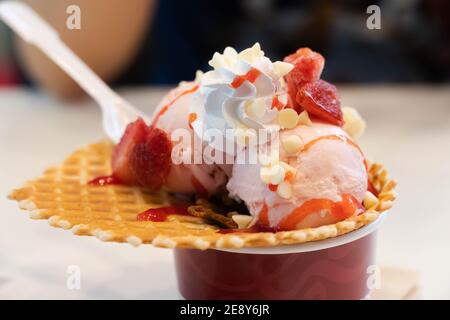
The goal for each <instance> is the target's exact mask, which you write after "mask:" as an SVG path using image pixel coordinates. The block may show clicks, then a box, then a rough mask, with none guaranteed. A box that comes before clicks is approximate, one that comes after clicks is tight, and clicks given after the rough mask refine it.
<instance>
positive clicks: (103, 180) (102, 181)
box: [88, 175, 124, 186]
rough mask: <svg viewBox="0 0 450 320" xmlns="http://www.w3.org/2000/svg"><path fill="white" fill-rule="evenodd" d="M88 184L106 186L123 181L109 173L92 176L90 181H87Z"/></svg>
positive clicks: (119, 183)
mask: <svg viewBox="0 0 450 320" xmlns="http://www.w3.org/2000/svg"><path fill="white" fill-rule="evenodd" d="M88 184H89V185H91V186H106V185H121V184H124V183H123V182H122V180H120V179H119V178H117V177H116V176H114V175H110V176H101V177H97V178H94V179H92V180H91V181H89V182H88Z"/></svg>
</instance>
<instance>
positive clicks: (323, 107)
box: [296, 80, 344, 126]
mask: <svg viewBox="0 0 450 320" xmlns="http://www.w3.org/2000/svg"><path fill="white" fill-rule="evenodd" d="M296 101H297V103H298V104H299V105H300V106H301V107H302V108H303V109H304V110H306V111H308V113H309V114H310V115H312V116H315V117H316V118H319V119H320V120H323V121H326V122H329V123H332V124H335V125H337V126H342V125H343V123H344V121H343V116H342V110H341V102H340V101H339V96H338V92H337V89H336V87H335V86H334V85H332V84H330V83H328V82H326V81H324V80H316V81H314V82H310V83H307V84H305V85H304V86H303V87H301V88H300V89H299V91H298V92H297V97H296Z"/></svg>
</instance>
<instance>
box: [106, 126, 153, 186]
mask: <svg viewBox="0 0 450 320" xmlns="http://www.w3.org/2000/svg"><path fill="white" fill-rule="evenodd" d="M147 130H148V127H147V125H146V124H145V122H144V120H142V119H141V118H139V119H137V120H136V121H134V122H132V123H130V124H128V126H127V128H126V130H125V133H124V134H123V136H122V138H121V139H120V142H119V144H117V145H116V147H115V148H114V151H113V154H112V160H111V166H112V170H113V175H114V176H115V177H117V178H118V179H120V180H121V181H122V182H123V183H125V184H133V183H135V181H134V177H133V175H132V173H131V172H130V169H129V166H128V162H129V158H130V154H131V151H132V150H133V148H134V146H135V145H136V144H137V143H139V142H141V141H143V140H144V139H145V136H146V134H147Z"/></svg>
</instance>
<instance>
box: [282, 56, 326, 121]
mask: <svg viewBox="0 0 450 320" xmlns="http://www.w3.org/2000/svg"><path fill="white" fill-rule="evenodd" d="M284 61H285V62H289V63H291V64H293V65H294V69H292V70H291V72H289V73H288V74H287V75H286V76H285V80H286V82H287V86H288V97H289V99H288V106H289V107H291V108H295V109H297V111H298V112H301V111H302V110H301V108H299V105H298V104H297V102H296V100H295V97H296V96H297V91H298V90H299V89H300V88H301V87H302V86H304V85H305V84H307V83H309V82H312V81H316V80H319V79H320V75H321V74H322V70H323V66H324V65H325V59H324V57H323V56H322V55H321V54H320V53H317V52H314V51H312V50H311V49H309V48H300V49H298V50H297V51H296V52H295V53H293V54H291V55H289V56H287V57H286V58H284Z"/></svg>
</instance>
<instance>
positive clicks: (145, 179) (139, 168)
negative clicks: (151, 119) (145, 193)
mask: <svg viewBox="0 0 450 320" xmlns="http://www.w3.org/2000/svg"><path fill="white" fill-rule="evenodd" d="M171 152H172V142H171V141H170V139H169V136H168V134H167V133H166V132H165V131H163V130H161V129H158V128H150V129H149V131H148V133H147V135H146V137H145V139H144V141H142V142H139V143H138V144H136V145H135V147H134V148H133V150H132V152H131V156H130V159H129V167H130V171H131V173H132V175H133V177H134V180H135V181H136V182H137V183H138V184H140V185H141V186H143V187H146V188H148V189H150V190H152V191H157V190H159V189H160V188H161V187H162V186H163V184H164V182H165V181H166V179H167V176H168V175H169V171H170V166H171Z"/></svg>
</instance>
